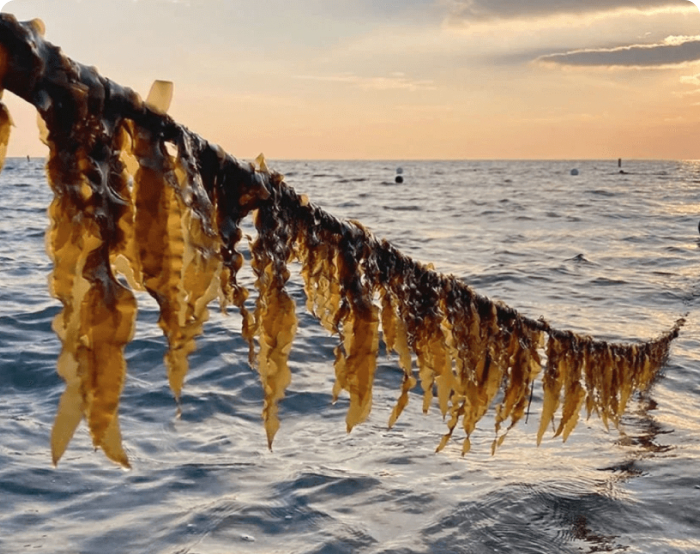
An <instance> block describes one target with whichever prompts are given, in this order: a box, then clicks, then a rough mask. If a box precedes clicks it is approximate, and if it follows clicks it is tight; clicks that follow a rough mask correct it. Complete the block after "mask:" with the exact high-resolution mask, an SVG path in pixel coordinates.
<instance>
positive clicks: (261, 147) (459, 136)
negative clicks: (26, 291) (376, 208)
mask: <svg viewBox="0 0 700 554" xmlns="http://www.w3.org/2000/svg"><path fill="white" fill-rule="evenodd" d="M3 11H5V12H10V13H14V14H15V15H16V16H17V18H18V19H20V20H27V19H32V18H34V17H39V18H41V19H43V20H44V22H45V24H46V38H47V40H49V41H50V42H53V43H54V44H57V45H59V46H61V47H62V48H63V50H64V51H65V52H66V53H67V54H68V55H69V56H71V57H72V58H73V59H75V60H76V61H79V62H81V63H84V64H87V65H95V66H97V68H98V69H99V70H100V72H101V73H102V74H103V75H104V76H106V77H109V78H111V79H113V80H115V81H117V82H119V83H120V84H122V85H126V86H130V87H131V88H133V89H135V90H136V91H137V92H139V93H140V94H141V95H142V96H145V95H146V94H147V93H148V89H149V87H150V84H151V82H152V81H153V80H154V79H167V80H172V81H174V83H175V95H174V99H173V103H172V106H171V109H170V113H171V115H173V116H174V117H175V119H177V120H178V121H180V122H181V123H184V124H185V125H187V126H188V127H190V128H191V129H192V130H194V131H196V132H198V133H199V134H201V135H202V136H203V137H205V138H207V139H208V140H211V141H214V142H217V143H219V144H221V145H222V146H223V147H224V148H225V149H226V150H227V151H228V152H230V153H231V154H233V155H234V156H237V157H239V158H252V157H255V156H256V155H257V154H258V153H260V152H264V153H265V155H266V156H267V157H268V158H269V159H273V160H274V159H284V158H294V159H298V158H307V159H314V158H332V159H347V158H365V159H367V158H385V159H410V158H419V159H421V158H425V159H427V158H445V159H493V158H506V159H515V158H536V159H550V158H567V159H581V158H618V157H623V158H655V159H697V158H700V11H699V10H698V8H697V7H696V6H695V5H693V4H692V3H691V2H689V1H688V0H83V1H81V0H13V1H11V2H9V3H8V4H7V5H6V6H5V8H4V9H3ZM5 99H6V102H7V104H8V106H9V107H10V110H11V112H12V114H13V117H14V118H15V121H16V124H17V128H16V129H14V134H13V137H12V138H11V142H10V149H9V154H10V155H26V154H28V153H29V154H32V155H43V154H44V153H45V149H44V147H43V146H42V145H40V144H39V143H38V140H37V139H36V137H37V131H36V124H35V119H36V118H35V112H34V110H33V108H31V107H29V106H27V105H26V104H25V105H22V104H23V103H22V102H21V101H19V100H18V99H17V98H13V97H11V95H10V94H8V93H5Z"/></svg>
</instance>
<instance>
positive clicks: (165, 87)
mask: <svg viewBox="0 0 700 554" xmlns="http://www.w3.org/2000/svg"><path fill="white" fill-rule="evenodd" d="M172 99H173V83H172V81H160V80H156V81H153V84H152V85H151V90H150V91H149V92H148V98H146V105H147V106H148V107H149V108H151V109H152V110H155V111H157V112H160V113H162V114H165V113H167V112H168V110H169V109H170V102H172Z"/></svg>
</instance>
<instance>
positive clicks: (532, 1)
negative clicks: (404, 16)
mask: <svg viewBox="0 0 700 554" xmlns="http://www.w3.org/2000/svg"><path fill="white" fill-rule="evenodd" d="M444 2H445V3H446V4H447V6H448V8H449V10H450V18H449V21H450V22H452V23H457V22H462V23H466V22H470V21H473V22H476V21H488V20H498V19H537V18H542V17H551V16H557V15H583V14H593V13H601V12H614V11H621V10H634V11H641V12H644V11H650V12H653V11H669V10H674V11H676V10H687V9H697V8H695V7H693V5H692V4H691V3H690V2H689V1H688V0H583V1H582V0H444Z"/></svg>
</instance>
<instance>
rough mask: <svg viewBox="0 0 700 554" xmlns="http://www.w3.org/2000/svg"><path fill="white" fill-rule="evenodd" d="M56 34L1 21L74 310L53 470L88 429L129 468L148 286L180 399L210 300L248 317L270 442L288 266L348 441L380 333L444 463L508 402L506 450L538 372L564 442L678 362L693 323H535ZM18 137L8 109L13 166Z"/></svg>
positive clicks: (58, 269) (3, 52) (286, 321)
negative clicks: (323, 333) (221, 142)
mask: <svg viewBox="0 0 700 554" xmlns="http://www.w3.org/2000/svg"><path fill="white" fill-rule="evenodd" d="M43 34H44V26H43V24H42V23H41V21H39V20H34V21H30V22H27V23H19V22H17V21H16V19H15V18H14V17H13V16H11V15H8V14H2V15H0V78H1V79H2V89H8V90H10V91H12V92H13V93H15V94H16V95H18V96H20V97H21V98H23V99H24V100H26V101H27V102H30V103H31V104H32V105H34V106H35V107H36V109H37V110H38V112H39V114H40V116H41V118H40V124H41V126H42V138H43V139H44V141H45V142H46V144H47V145H48V146H49V149H50V153H49V158H48V162H47V166H46V168H47V173H48V181H49V184H50V186H51V188H52V190H53V192H54V199H53V202H52V203H51V206H50V207H49V217H50V227H49V230H48V234H47V245H48V251H49V254H50V256H51V257H52V260H53V263H54V269H53V272H52V274H51V278H50V289H51V294H53V295H54V296H55V297H56V298H58V299H59V300H60V301H61V303H62V305H63V310H62V311H61V313H60V314H59V315H58V316H57V317H56V319H55V320H54V323H53V327H54V330H55V332H56V334H57V335H58V337H59V338H60V340H61V343H62V350H61V353H60V356H59V360H58V373H59V374H60V375H61V377H62V378H63V379H64V380H65V382H66V390H65V392H64V393H63V396H62V398H61V400H60V404H59V407H58V413H57V415H56V420H55V423H54V427H53V432H52V437H51V447H52V454H53V461H54V463H57V462H58V460H59V459H60V457H61V455H62V454H63V452H64V451H65V449H66V447H67V446H68V443H69V442H70V439H71V437H72V436H73V433H74V431H75V429H76V427H77V426H78V424H79V423H80V421H81V420H83V419H84V420H85V421H86V422H87V425H88V427H89V429H90V433H91V436H92V440H93V444H94V446H95V447H96V448H97V447H100V448H102V450H103V451H104V452H105V454H106V455H107V456H108V457H109V458H110V459H112V460H114V461H115V462H117V463H119V464H121V465H123V466H128V463H129V462H128V460H127V456H126V454H125V452H124V450H123V448H122V439H121V432H120V429H119V421H118V417H117V412H118V406H119V398H120V394H121V391H122V387H123V385H124V380H125V376H126V364H125V361H124V356H123V349H124V346H125V345H126V344H127V343H128V342H129V341H130V340H131V338H132V335H133V332H134V321H135V317H136V310H137V303H136V297H135V294H134V291H143V290H145V291H147V292H148V294H150V295H151V296H153V298H155V300H156V301H157V302H158V305H159V307H160V319H159V325H160V327H161V328H162V329H163V333H164V334H165V337H166V340H167V343H168V349H167V353H166V355H165V365H166V367H167V371H168V378H169V381H170V386H171V388H172V390H173V392H174V394H175V397H176V398H177V399H179V397H180V392H181V389H182V386H183V382H184V379H185V375H186V373H187V369H188V361H187V360H188V354H189V353H190V352H192V351H193V350H194V348H195V339H196V337H197V336H198V335H199V334H200V333H201V332H202V326H203V324H204V322H205V321H206V319H207V306H208V304H209V303H210V301H211V300H213V299H214V298H217V297H218V298H219V301H220V304H221V306H222V308H223V309H225V308H226V306H227V305H234V306H237V307H238V309H239V310H240V312H241V314H242V317H243V327H242V334H243V336H244V338H245V339H246V340H247V341H248V343H249V345H250V361H251V363H252V364H254V365H255V366H256V367H257V369H258V371H259V374H260V380H261V382H262V385H263V390H264V406H263V412H262V415H263V420H264V424H265V430H266V432H267V438H268V443H269V444H270V445H271V444H272V441H273V438H274V436H275V433H276V432H277V430H278V428H279V425H280V423H279V419H278V410H277V404H278V402H279V401H280V399H282V398H283V397H284V393H285V389H286V387H287V386H288V385H289V383H290V381H291V378H292V374H291V371H290V369H289V366H288V357H289V352H290V350H291V348H292V343H293V341H294V334H295V331H296V326H297V318H296V314H295V309H296V306H295V303H294V301H293V300H292V298H291V297H290V295H289V294H288V292H287V291H286V289H285V284H286V282H287V280H288V279H289V277H290V272H289V269H288V264H289V262H290V261H292V260H296V261H298V262H299V263H300V265H301V275H302V278H303V280H304V289H305V291H306V296H307V308H308V310H309V311H310V312H312V313H313V314H314V315H315V316H316V317H317V318H318V319H319V320H320V322H321V324H322V325H323V326H324V327H325V328H326V329H328V331H329V332H331V333H334V334H337V335H338V337H339V344H338V346H337V347H336V349H335V374H336V381H335V386H334V388H333V397H334V398H337V397H338V396H339V395H340V394H341V392H342V391H346V392H347V393H348V394H349V397H350V405H349V408H348V412H347V418H346V421H347V429H348V430H350V429H352V428H353V426H355V425H356V424H358V423H360V422H362V421H363V420H365V419H366V418H367V415H368V414H369V412H370V409H371V405H372V383H373V379H374V373H375V369H376V359H377V354H378V350H379V339H380V332H379V329H380V328H381V330H382V333H381V337H382V339H383V341H384V343H385V344H386V348H387V350H388V351H394V352H396V353H397V354H398V359H399V364H400V366H401V368H402V369H403V372H404V378H403V385H402V387H401V391H400V396H399V398H398V401H397V403H396V407H395V408H394V410H393V412H392V414H391V417H390V420H389V425H393V424H394V422H395V421H396V420H397V418H398V417H399V415H400V414H401V411H402V410H403V409H404V407H405V406H406V404H407V402H408V392H409V391H410V390H411V389H412V388H413V387H414V386H415V385H416V382H417V380H416V377H415V376H414V369H413V365H414V360H415V362H416V365H417V369H418V378H419V379H420V382H421V385H422V389H423V391H424V392H423V394H424V401H423V410H424V411H427V410H428V407H429V405H430V403H431V400H432V397H433V393H434V391H436V394H437V403H438V405H439V408H440V412H441V413H442V415H443V417H444V418H445V419H446V422H447V426H448V431H447V433H446V434H445V436H444V437H443V439H442V441H441V442H440V444H439V446H438V449H441V448H443V447H444V446H445V444H446V443H447V442H448V440H449V439H450V437H451V435H452V433H453V431H454V429H455V428H456V427H457V425H459V424H460V423H461V425H462V427H463V428H464V430H465V432H466V436H467V438H466V439H465V441H464V445H463V452H467V451H468V450H469V447H470V442H469V436H470V435H471V434H472V432H473V431H474V429H475V427H476V425H477V423H478V421H479V420H480V419H481V417H482V416H483V415H484V414H485V413H486V412H487V410H488V409H489V406H490V405H491V404H492V403H494V402H496V401H497V400H496V399H498V405H497V407H496V412H495V421H496V438H495V439H494V442H493V450H495V449H496V448H497V446H499V445H500V444H501V443H502V442H503V439H504V438H505V436H506V434H507V432H508V430H509V429H510V428H511V427H513V425H515V424H516V423H517V422H518V420H520V419H521V418H522V417H523V415H524V414H525V412H526V409H527V406H528V401H529V398H530V391H531V386H532V385H533V383H534V381H535V380H536V379H537V377H538V375H540V374H542V378H541V381H542V387H543V392H544V403H543V407H542V416H541V423H540V428H539V432H538V436H537V442H538V443H539V442H540V441H541V440H542V436H543V434H544V432H545V431H546V429H547V427H549V426H551V427H552V428H553V430H554V432H555V434H556V435H561V436H562V437H563V439H564V440H566V438H567V436H568V435H569V433H570V432H571V431H572V429H573V428H574V427H575V426H576V423H577V420H578V417H579V413H580V411H581V409H582V407H583V406H584V405H585V407H586V411H587V412H588V415H590V414H591V413H597V414H598V415H599V416H600V417H601V418H602V419H603V421H604V422H605V424H606V425H608V424H609V422H612V423H613V424H614V425H617V424H618V423H619V421H620V418H621V416H622V414H623V412H624V410H625V406H626V405H627V402H628V400H629V398H630V396H631V395H632V394H633V393H634V392H636V391H643V390H645V389H647V388H648V387H649V385H650V383H651V382H652V380H653V379H654V377H655V376H656V375H657V373H658V371H659V369H660V368H661V366H662V365H663V364H664V362H665V360H666V358H667V356H668V352H669V347H670V343H671V341H672V340H673V339H674V338H675V337H677V336H678V332H679V329H680V327H681V326H682V325H683V320H679V321H678V322H677V323H676V324H675V326H674V327H673V328H672V329H671V330H669V331H668V332H666V333H664V334H663V335H662V336H661V337H659V338H658V339H656V340H653V341H649V342H640V343H638V344H612V343H607V342H603V341H598V340H594V339H592V338H590V337H587V336H580V335H577V334H575V333H573V332H569V331H558V330H555V329H552V328H551V327H550V326H549V325H548V324H547V323H546V321H544V320H543V319H539V320H533V319H529V318H527V317H524V316H522V315H520V314H519V313H518V312H516V311H515V310H513V309H512V308H509V307H507V306H505V305H503V304H501V303H498V302H493V301H491V300H489V299H488V298H486V297H484V296H481V295H479V294H477V293H476V292H474V291H473V290H472V289H471V288H470V287H469V286H467V285H466V284H464V283H463V282H461V281H460V280H459V279H457V278H455V277H453V276H447V275H441V274H439V273H437V272H435V271H433V270H432V269H431V268H429V267H428V266H425V265H423V264H421V263H419V262H416V261H414V260H412V259H410V258H408V257H406V256H404V255H403V254H402V253H401V252H399V251H398V250H397V249H396V248H394V247H393V246H392V245H391V244H389V243H388V242H386V241H384V240H378V239H376V238H375V237H374V236H373V235H372V234H371V233H370V232H369V231H368V230H367V229H365V228H364V227H363V226H362V225H361V224H360V223H358V222H354V221H341V220H338V219H336V218H334V217H333V216H331V215H329V214H328V213H326V212H325V211H323V210H322V209H321V208H319V207H317V206H315V205H313V204H311V203H310V202H309V200H308V199H307V198H306V197H305V196H303V195H301V196H300V195H297V194H296V192H295V191H294V190H293V189H292V188H291V187H289V186H287V185H286V184H285V182H284V178H283V176H282V175H280V174H279V173H275V172H274V171H270V170H269V169H268V168H267V166H266V164H265V160H264V159H263V158H262V157H260V158H259V159H258V160H256V165H252V164H244V163H240V162H238V161H237V160H236V159H235V158H233V157H232V156H230V155H228V154H226V153H225V152H223V151H222V150H221V148H219V147H218V146H216V145H213V144H210V143H208V142H207V141H205V140H203V139H202V138H201V137H199V136H198V135H196V134H194V133H192V132H190V131H189V130H188V129H186V128H185V127H183V126H182V125H179V124H177V123H176V122H175V121H173V120H172V119H171V118H170V117H169V116H168V115H166V113H165V112H166V111H167V109H168V105H169V99H170V96H171V93H172V90H171V86H170V84H169V83H163V82H156V83H155V84H154V87H153V89H152V90H151V94H150V95H149V98H148V99H147V100H146V101H145V102H143V101H142V100H141V98H140V97H139V96H138V95H137V94H136V93H135V92H133V91H132V90H130V89H128V88H124V87H121V86H119V85H118V84H116V83H114V82H112V81H110V80H109V79H105V78H104V77H102V76H100V75H99V74H98V72H97V70H96V69H94V68H89V67H85V66H83V65H81V64H79V63H76V62H74V61H72V60H70V59H68V58H67V57H65V56H64V55H63V54H62V53H61V51H60V49H59V48H57V47H55V46H53V45H51V44H49V43H48V42H45V41H44V39H43ZM10 124H11V120H10V116H9V114H8V112H7V109H6V108H5V107H4V106H3V105H1V104H0V154H2V157H3V159H4V153H5V151H6V147H7V142H8V136H9V127H10ZM251 213H252V214H253V217H254V223H255V228H256V230H257V237H256V238H255V239H254V240H253V242H252V244H251V254H252V262H251V263H252V269H253V272H254V274H255V277H256V281H255V287H256V288H257V300H256V304H255V311H254V313H252V314H251V313H249V312H248V311H246V308H245V301H246V298H247V296H248V291H247V290H245V289H244V288H243V287H242V286H241V285H240V284H239V283H238V282H237V280H236V275H237V273H238V271H239V269H240V268H241V266H242V264H243V257H242V255H241V254H240V253H239V252H238V251H237V250H236V246H237V244H238V243H239V241H240V240H241V238H242V233H241V229H240V225H239V224H240V222H241V220H242V219H243V218H245V217H246V216H247V215H249V214H251ZM117 274H121V275H123V277H124V278H123V279H122V280H121V281H120V280H118V279H117V277H116V275H117ZM124 282H127V283H128V287H127V286H125V285H124V284H122V283H124ZM256 351H257V353H256ZM542 354H544V355H545V356H546V361H545V362H544V363H543V362H542V359H541V356H542ZM499 392H500V393H501V394H499Z"/></svg>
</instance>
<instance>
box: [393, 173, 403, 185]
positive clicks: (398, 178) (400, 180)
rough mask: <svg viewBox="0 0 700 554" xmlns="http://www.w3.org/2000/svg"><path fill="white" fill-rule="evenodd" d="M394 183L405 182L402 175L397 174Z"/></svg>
mask: <svg viewBox="0 0 700 554" xmlns="http://www.w3.org/2000/svg"><path fill="white" fill-rule="evenodd" d="M394 183H398V184H399V185H400V184H401V183H403V177H401V175H397V176H396V177H394Z"/></svg>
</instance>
